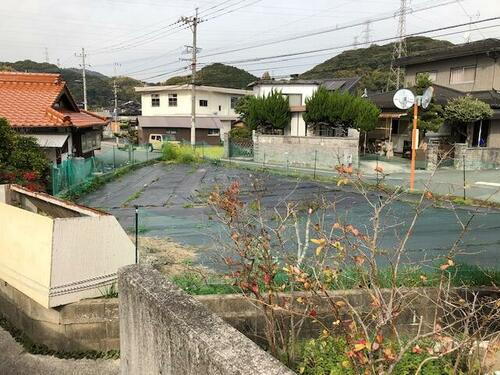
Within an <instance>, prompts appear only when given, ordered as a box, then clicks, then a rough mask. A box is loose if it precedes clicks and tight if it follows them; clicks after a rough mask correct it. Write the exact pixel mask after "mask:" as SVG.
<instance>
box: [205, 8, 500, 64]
mask: <svg viewBox="0 0 500 375" xmlns="http://www.w3.org/2000/svg"><path fill="white" fill-rule="evenodd" d="M498 19H500V17H491V18H486V19H483V20H478V21H473V22H465V23H460V24H456V25H451V26H445V27H439V28H435V29H431V30H424V31H419V32H415V33H411V34H406V37H407V38H408V37H412V36H419V35H424V34H430V33H433V32H438V31H443V30H449V29H454V28H458V27H464V26H469V25H471V24H474V25H477V24H480V23H484V22H491V21H495V20H498ZM395 39H398V37H387V38H381V39H377V40H373V41H372V42H371V43H382V42H388V41H393V40H395ZM349 47H353V44H344V45H338V46H334V47H326V48H319V49H314V50H306V51H299V52H292V53H284V54H280V55H272V56H264V57H255V58H250V59H241V60H233V61H229V62H225V63H226V64H237V63H243V62H252V61H264V60H269V59H275V58H283V57H291V56H299V55H308V54H312V53H319V52H327V51H333V50H337V49H342V48H349ZM202 57H203V56H202Z"/></svg>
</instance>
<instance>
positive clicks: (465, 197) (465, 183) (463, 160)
mask: <svg viewBox="0 0 500 375" xmlns="http://www.w3.org/2000/svg"><path fill="white" fill-rule="evenodd" d="M462 158H463V159H462V162H463V170H464V200H466V199H467V195H466V192H465V188H466V185H467V181H466V176H465V155H463V156H462Z"/></svg>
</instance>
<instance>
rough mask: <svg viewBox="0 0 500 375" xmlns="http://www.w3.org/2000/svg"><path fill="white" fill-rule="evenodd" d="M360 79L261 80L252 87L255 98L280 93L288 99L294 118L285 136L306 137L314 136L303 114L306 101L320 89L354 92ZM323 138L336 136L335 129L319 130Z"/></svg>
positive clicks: (326, 127) (324, 128) (325, 128)
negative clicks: (273, 92)
mask: <svg viewBox="0 0 500 375" xmlns="http://www.w3.org/2000/svg"><path fill="white" fill-rule="evenodd" d="M358 82H359V78H357V77H355V78H331V79H290V80H274V79H270V80H260V81H257V82H254V83H252V84H251V85H250V87H252V88H253V94H254V95H255V96H266V95H269V94H270V93H271V92H272V91H279V92H281V93H282V94H283V95H285V96H287V97H288V100H289V103H290V111H291V112H292V118H291V121H290V126H288V127H287V128H286V129H285V132H284V135H286V136H294V137H305V136H308V135H313V134H311V133H310V131H309V130H308V129H307V125H306V123H305V121H304V118H303V114H304V112H305V111H306V100H307V99H308V98H310V97H311V96H313V94H314V93H315V92H316V90H318V88H320V87H325V88H326V89H327V90H330V91H337V90H341V91H349V92H354V91H355V89H356V87H357V84H358ZM316 135H318V136H321V137H333V136H336V134H335V129H333V128H332V127H328V126H325V127H323V128H320V129H319V134H316Z"/></svg>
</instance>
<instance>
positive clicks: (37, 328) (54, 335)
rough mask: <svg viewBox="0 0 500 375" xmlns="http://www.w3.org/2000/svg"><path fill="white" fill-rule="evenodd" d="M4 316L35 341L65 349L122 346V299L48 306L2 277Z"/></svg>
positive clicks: (0, 297) (0, 290) (0, 303)
mask: <svg viewBox="0 0 500 375" xmlns="http://www.w3.org/2000/svg"><path fill="white" fill-rule="evenodd" d="M0 316H3V317H5V318H6V319H7V320H8V321H9V322H10V323H11V324H12V325H13V326H14V327H16V328H18V329H20V330H22V331H23V332H24V333H25V334H26V335H27V336H28V337H29V338H30V339H31V340H32V341H33V342H34V343H36V344H43V345H46V346H47V347H48V348H49V349H52V350H57V351H65V352H78V351H88V350H95V351H102V352H105V351H109V350H117V349H120V339H119V321H118V299H116V298H115V299H103V298H101V299H93V300H83V301H80V302H76V303H72V304H69V305H66V306H62V307H58V308H52V309H48V308H45V307H43V306H42V305H40V304H38V303H37V302H35V301H33V300H32V299H31V298H29V297H27V296H26V295H25V294H23V293H21V292H19V291H18V290H17V289H15V288H13V287H12V286H10V285H9V284H7V283H6V282H5V281H3V280H0Z"/></svg>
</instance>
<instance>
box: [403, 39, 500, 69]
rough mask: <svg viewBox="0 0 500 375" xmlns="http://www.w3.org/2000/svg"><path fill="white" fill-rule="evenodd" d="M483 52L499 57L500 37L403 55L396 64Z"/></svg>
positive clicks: (451, 57) (410, 63)
mask: <svg viewBox="0 0 500 375" xmlns="http://www.w3.org/2000/svg"><path fill="white" fill-rule="evenodd" d="M481 54H485V55H490V56H492V57H493V58H495V57H498V55H499V54H500V39H495V38H489V39H483V40H478V41H476V42H471V43H464V44H457V45H455V46H451V47H446V48H434V49H430V50H427V51H423V52H420V53H417V54H414V55H411V56H408V57H402V58H400V59H398V60H396V65H398V66H410V65H417V64H423V63H428V62H433V61H441V60H447V59H454V58H457V57H463V56H475V55H481Z"/></svg>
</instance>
